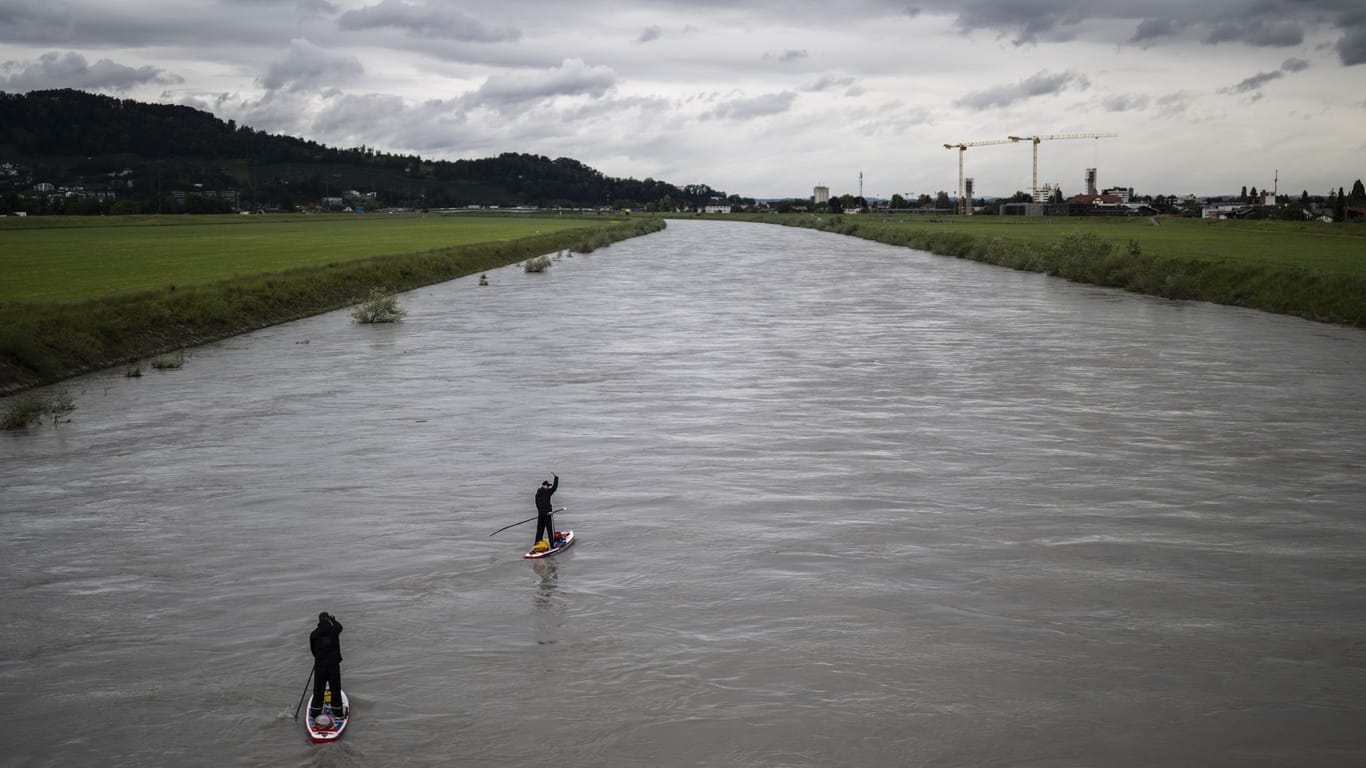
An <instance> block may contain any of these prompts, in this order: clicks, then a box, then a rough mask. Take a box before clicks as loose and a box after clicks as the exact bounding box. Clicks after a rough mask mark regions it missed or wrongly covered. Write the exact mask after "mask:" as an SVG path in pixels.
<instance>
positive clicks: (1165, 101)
mask: <svg viewBox="0 0 1366 768" xmlns="http://www.w3.org/2000/svg"><path fill="white" fill-rule="evenodd" d="M1189 103H1190V95H1189V94H1187V93H1186V92H1185V91H1177V92H1176V93H1168V94H1165V95H1162V96H1158V97H1157V101H1155V102H1154V103H1153V106H1155V107H1157V114H1158V115H1159V116H1161V117H1176V116H1177V115H1181V114H1184V113H1185V111H1186V107H1187V105H1188V104H1189Z"/></svg>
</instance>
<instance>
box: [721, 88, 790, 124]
mask: <svg viewBox="0 0 1366 768" xmlns="http://www.w3.org/2000/svg"><path fill="white" fill-rule="evenodd" d="M796 100H797V94H795V93H793V92H792V91H782V92H780V93H766V94H763V95H761V96H750V97H741V98H737V99H731V100H730V101H726V102H722V103H721V104H718V105H716V107H714V108H713V109H712V110H711V111H710V112H708V113H706V114H705V115H703V117H705V118H709V119H718V120H750V119H752V118H756V117H766V116H768V115H777V114H781V113H783V112H786V111H788V110H789V109H791V108H792V103H793V102H794V101H796Z"/></svg>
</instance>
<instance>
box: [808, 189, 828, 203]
mask: <svg viewBox="0 0 1366 768" xmlns="http://www.w3.org/2000/svg"><path fill="white" fill-rule="evenodd" d="M811 194H812V195H813V196H814V197H815V198H816V205H825V204H826V203H828V202H830V188H829V187H816V188H815V189H813V190H812V191H811Z"/></svg>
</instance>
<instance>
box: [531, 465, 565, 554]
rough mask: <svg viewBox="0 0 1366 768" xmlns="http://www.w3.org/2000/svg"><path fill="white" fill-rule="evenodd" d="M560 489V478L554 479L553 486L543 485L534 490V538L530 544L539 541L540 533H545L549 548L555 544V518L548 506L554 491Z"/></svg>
mask: <svg viewBox="0 0 1366 768" xmlns="http://www.w3.org/2000/svg"><path fill="white" fill-rule="evenodd" d="M559 487H560V478H559V477H558V476H557V477H556V478H555V484H554V485H552V486H550V487H549V488H547V487H545V486H544V485H543V486H541V487H540V488H537V489H536V538H535V539H533V540H532V542H531V543H532V544H535V543H536V542H538V541H540V540H541V531H545V538H547V539H550V540H551V541H550V544H551V546H554V544H555V541H554V539H555V516H554V515H553V514H551V512H552V511H553V510H552V509H551V506H550V497H551V496H552V495H553V494H554V493H555V489H556V488H559Z"/></svg>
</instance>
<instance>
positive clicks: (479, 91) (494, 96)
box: [0, 0, 1366, 197]
mask: <svg viewBox="0 0 1366 768" xmlns="http://www.w3.org/2000/svg"><path fill="white" fill-rule="evenodd" d="M45 88H79V89H83V90H88V91H97V92H101V93H106V94H110V95H114V96H119V97H124V98H134V99H138V100H142V101H152V102H165V103H176V104H188V105H192V106H196V107H199V108H202V109H205V110H207V111H210V112H212V113H214V114H215V115H218V116H219V117H221V118H223V119H235V120H237V121H238V122H239V123H243V124H246V125H251V126H253V127H255V128H258V129H261V130H265V131H270V132H272V133H286V134H290V135H295V136H300V137H304V138H309V139H313V140H316V141H319V142H322V143H325V144H329V145H334V146H343V147H351V146H359V145H366V146H370V147H374V148H376V149H380V150H385V151H391V152H403V153H409V152H411V153H418V154H420V155H422V156H424V157H431V158H445V159H458V158H475V157H488V156H492V155H497V154H498V153H501V152H528V153H534V154H541V155H547V156H549V157H572V158H574V159H577V160H580V161H582V162H584V163H587V164H588V165H591V166H593V167H594V168H597V169H599V170H601V171H603V172H604V173H607V174H609V175H612V176H633V177H636V178H645V177H653V178H656V179H662V180H665V181H668V182H671V183H674V184H678V185H683V184H693V183H698V184H708V185H710V186H712V187H714V188H717V189H721V190H724V191H726V192H728V193H736V194H741V195H745V196H752V197H788V196H807V195H810V194H811V188H812V187H813V186H814V185H817V184H824V185H826V186H829V187H830V189H831V191H832V192H833V193H834V194H837V195H838V194H842V193H846V192H847V193H851V194H857V193H858V192H859V174H860V173H862V174H863V187H862V189H863V192H864V193H865V194H866V195H869V196H873V195H878V196H882V197H890V196H891V195H892V194H893V193H896V192H900V193H902V194H908V193H909V194H920V193H929V194H934V193H935V192H937V191H939V190H946V191H949V192H951V193H952V192H953V191H954V190H955V189H956V187H957V183H958V150H956V149H954V150H950V149H945V148H944V144H952V143H959V142H973V141H989V140H994V139H1004V138H1005V137H1006V136H1007V135H1012V134H1013V135H1043V136H1047V135H1055V134H1074V133H1115V134H1118V136H1117V137H1114V138H1104V139H1066V140H1064V139H1056V140H1049V141H1044V142H1042V143H1040V144H1039V145H1038V151H1039V182H1040V183H1041V184H1043V183H1056V184H1059V185H1061V187H1062V190H1063V192H1064V193H1066V194H1069V195H1070V194H1075V193H1077V192H1082V191H1084V180H1085V169H1086V168H1091V167H1094V168H1097V169H1098V171H1099V183H1100V186H1102V187H1108V186H1126V187H1134V189H1135V191H1136V192H1137V193H1139V194H1157V193H1162V194H1188V193H1194V194H1201V195H1208V194H1224V193H1237V192H1239V191H1240V189H1241V187H1243V186H1255V187H1258V188H1263V187H1271V186H1272V185H1273V184H1274V183H1275V176H1276V173H1277V171H1279V174H1280V181H1279V189H1280V191H1281V192H1283V193H1284V192H1289V193H1292V194H1296V195H1298V194H1299V192H1300V191H1301V190H1308V191H1309V192H1310V193H1311V194H1327V192H1328V191H1329V190H1330V189H1336V188H1337V187H1339V186H1343V187H1348V188H1350V187H1351V185H1352V182H1353V181H1354V180H1356V179H1358V178H1362V177H1366V2H1363V0H1201V1H1200V2H1194V1H1192V0H955V1H954V2H948V0H906V1H896V0H842V1H840V2H836V1H835V0H820V1H819V2H816V1H812V0H774V1H772V2H770V1H769V0H760V1H759V2H746V1H745V0H725V1H722V0H633V1H632V2H621V1H620V0H614V1H613V2H610V3H609V2H604V1H603V0H579V1H578V2H545V1H542V2H518V1H517V0H508V1H506V2H501V3H498V2H482V3H455V2H427V1H426V0H373V1H370V0H337V1H336V2H331V1H329V0H299V1H297V2H294V1H291V0H174V1H172V0H138V2H127V0H120V2H112V1H106V0H98V1H95V0H0V90H4V91H9V92H26V91H31V90H36V89H45ZM1030 156H1031V153H1030V145H1029V144H1028V143H1023V144H1004V145H994V146H982V147H975V148H971V149H968V150H967V151H966V153H965V154H964V158H965V175H967V176H971V177H975V179H976V188H977V193H978V195H979V196H981V195H1009V194H1011V193H1013V192H1015V191H1016V190H1026V189H1028V188H1029V186H1030V176H1031V159H1030Z"/></svg>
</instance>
